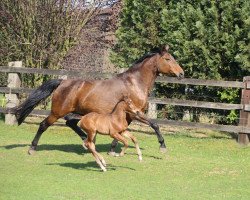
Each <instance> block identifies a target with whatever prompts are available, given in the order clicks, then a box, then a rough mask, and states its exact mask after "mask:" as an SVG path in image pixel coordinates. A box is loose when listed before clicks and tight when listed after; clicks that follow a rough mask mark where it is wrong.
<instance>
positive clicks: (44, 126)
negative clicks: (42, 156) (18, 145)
mask: <svg viewBox="0 0 250 200" xmlns="http://www.w3.org/2000/svg"><path fill="white" fill-rule="evenodd" d="M57 119H58V117H55V116H54V115H53V114H50V115H49V116H48V117H47V118H46V119H44V120H43V121H42V122H41V123H40V126H39V129H38V131H37V133H36V135H35V137H34V139H33V141H32V143H31V146H30V148H29V151H28V153H29V154H30V155H31V154H33V153H34V152H35V151H36V148H37V144H38V142H39V139H40V137H41V136H42V134H43V132H44V131H46V130H47V128H48V127H49V126H51V125H52V124H53V123H54V122H55V121H56V120H57Z"/></svg>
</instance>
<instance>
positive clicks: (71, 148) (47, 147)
mask: <svg viewBox="0 0 250 200" xmlns="http://www.w3.org/2000/svg"><path fill="white" fill-rule="evenodd" d="M29 146H30V144H11V145H6V146H0V148H4V149H16V148H23V147H27V150H28V148H29ZM121 148H122V145H121V144H118V145H117V148H116V152H120V151H121ZM129 148H134V149H135V147H134V146H129ZM96 149H97V151H98V152H100V153H102V152H104V153H107V152H108V151H109V149H110V144H97V145H96ZM141 149H142V150H143V148H141ZM37 151H62V152H67V153H76V154H79V155H82V154H83V153H86V152H88V150H85V149H84V148H83V147H82V145H80V144H41V145H38V147H37Z"/></svg>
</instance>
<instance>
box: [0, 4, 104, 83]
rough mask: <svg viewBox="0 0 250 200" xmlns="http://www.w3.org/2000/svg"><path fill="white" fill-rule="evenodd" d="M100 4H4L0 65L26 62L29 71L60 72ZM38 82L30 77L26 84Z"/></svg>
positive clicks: (0, 8)
mask: <svg viewBox="0 0 250 200" xmlns="http://www.w3.org/2000/svg"><path fill="white" fill-rule="evenodd" d="M100 2H101V1H91V3H90V1H74V0H50V1H48V0H34V1H29V0H2V1H1V4H0V28H1V31H0V46H1V51H0V53H1V55H0V64H1V65H6V63H7V62H8V61H13V60H22V61H23V62H24V65H25V66H26V67H32V68H53V69H58V68H59V65H58V63H59V62H60V61H61V60H62V59H63V58H64V56H65V55H66V53H67V52H68V50H69V49H70V48H71V47H72V46H74V45H75V44H76V43H77V40H78V36H79V34H80V33H81V30H82V29H83V28H84V26H85V24H86V23H87V22H88V21H89V19H90V18H91V17H92V16H94V14H95V12H96V10H97V8H98V7H99V6H101V5H102V4H101V3H100ZM102 2H104V1H102ZM34 78H35V77H34V76H29V78H28V79H26V81H28V82H29V84H31V85H32V84H34V83H35V81H34Z"/></svg>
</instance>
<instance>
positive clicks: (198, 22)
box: [112, 0, 250, 120]
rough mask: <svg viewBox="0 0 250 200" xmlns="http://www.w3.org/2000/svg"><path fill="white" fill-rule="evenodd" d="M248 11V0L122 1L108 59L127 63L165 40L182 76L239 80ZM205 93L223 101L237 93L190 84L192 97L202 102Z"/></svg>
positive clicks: (245, 67)
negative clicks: (119, 16) (118, 23)
mask: <svg viewBox="0 0 250 200" xmlns="http://www.w3.org/2000/svg"><path fill="white" fill-rule="evenodd" d="M249 13H250V3H249V1H248V0H224V1H218V0H211V1H210V0H187V1H186V0H185V1H184V0H178V1H174V0H168V1H160V0H157V1H146V2H143V3H142V2H141V1H131V0H124V8H123V10H122V14H121V19H120V26H119V28H118V30H117V39H118V40H117V44H116V46H115V48H114V53H113V55H112V56H113V57H112V61H113V62H114V63H115V64H117V65H119V66H121V67H125V66H129V65H130V64H131V63H133V61H135V60H136V59H138V58H139V57H140V56H141V55H143V54H144V53H146V52H147V51H149V50H150V49H153V48H154V47H157V46H159V45H160V44H166V43H167V44H169V45H170V51H172V54H173V55H174V56H175V57H176V59H177V60H178V62H179V63H180V64H181V65H182V66H183V68H184V71H185V74H186V77H193V78H203V79H224V80H242V78H243V76H246V75H249V72H250V67H249V66H250V59H249V58H250V57H249V55H250V54H249V38H250V34H249V28H250V16H249ZM163 88H164V87H162V88H161V89H163ZM165 89H166V90H171V91H173V90H175V91H176V90H179V89H180V88H177V87H176V86H173V87H172V89H169V88H166V87H165ZM191 89H192V88H191ZM158 91H160V90H158ZM165 93H166V92H165ZM167 93H168V92H167ZM168 94H169V93H168ZM210 94H211V95H213V96H215V98H219V99H220V100H221V101H222V102H223V101H227V102H231V103H236V102H237V101H239V91H238V90H230V89H227V90H224V89H214V88H209V87H195V88H193V94H192V96H196V97H197V96H200V97H202V98H203V99H204V100H206V96H208V95H210ZM208 99H209V100H211V99H210V97H208ZM199 100H202V99H199ZM233 115H234V116H235V113H233V112H231V116H233ZM231 116H229V119H230V120H231V119H232V118H231ZM234 119H235V118H234Z"/></svg>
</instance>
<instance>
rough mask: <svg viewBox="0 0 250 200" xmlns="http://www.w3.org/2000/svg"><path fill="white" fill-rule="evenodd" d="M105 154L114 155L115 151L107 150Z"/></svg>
mask: <svg viewBox="0 0 250 200" xmlns="http://www.w3.org/2000/svg"><path fill="white" fill-rule="evenodd" d="M107 154H108V155H110V156H116V153H115V152H114V151H109V152H108V153H107Z"/></svg>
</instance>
